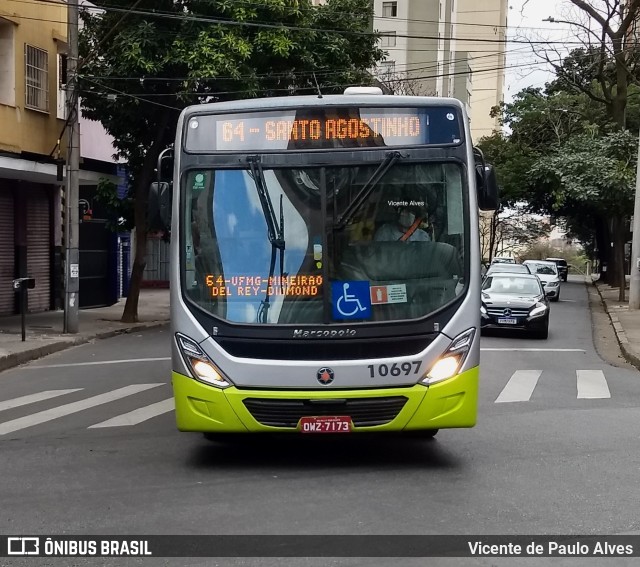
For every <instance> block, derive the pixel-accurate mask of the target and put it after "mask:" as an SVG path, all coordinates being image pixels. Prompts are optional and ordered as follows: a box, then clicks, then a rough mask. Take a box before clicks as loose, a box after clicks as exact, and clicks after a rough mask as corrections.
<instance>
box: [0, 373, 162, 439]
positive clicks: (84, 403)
mask: <svg viewBox="0 0 640 567" xmlns="http://www.w3.org/2000/svg"><path fill="white" fill-rule="evenodd" d="M163 385H164V384H163V383H159V384H131V385H129V386H125V387H124V388H118V389H117V390H112V391H111V392H106V393H104V394H99V395H97V396H93V397H91V398H87V399H85V400H80V401H78V402H72V403H70V404H65V405H62V406H58V407H55V408H52V409H48V410H44V411H41V412H38V413H34V414H32V415H27V416H24V417H20V418H18V419H13V420H11V421H7V422H5V423H0V435H6V434H7V433H13V432H14V431H18V430H20V429H25V428H27V427H32V426H34V425H39V424H41V423H45V422H47V421H51V420H53V419H57V418H59V417H64V416H66V415H70V414H72V413H76V412H79V411H82V410H85V409H89V408H92V407H95V406H99V405H102V404H106V403H108V402H112V401H115V400H119V399H121V398H126V397H127V396H131V395H133V394H137V393H138V392H143V391H145V390H149V389H151V388H157V387H158V386H163Z"/></svg>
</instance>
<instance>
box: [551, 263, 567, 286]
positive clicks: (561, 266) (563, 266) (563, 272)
mask: <svg viewBox="0 0 640 567" xmlns="http://www.w3.org/2000/svg"><path fill="white" fill-rule="evenodd" d="M547 262H553V263H554V264H555V265H556V266H557V267H558V273H559V274H560V278H561V279H562V281H563V282H566V281H567V276H568V275H569V264H567V261H566V260H565V259H564V258H547Z"/></svg>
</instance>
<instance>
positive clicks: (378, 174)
mask: <svg viewBox="0 0 640 567" xmlns="http://www.w3.org/2000/svg"><path fill="white" fill-rule="evenodd" d="M172 154H173V155H172V159H173V181H172V182H171V183H169V182H163V181H162V180H159V182H158V183H156V184H154V186H153V187H152V193H153V194H154V195H155V199H156V202H157V203H159V204H158V207H159V208H160V210H161V211H164V214H162V215H161V216H162V218H164V219H166V218H167V210H168V209H170V212H171V221H170V227H171V245H170V246H171V326H172V331H171V337H172V364H173V371H172V385H173V391H174V396H175V415H176V421H177V427H178V429H179V430H180V431H195V432H201V433H204V434H205V436H206V437H208V438H212V439H215V438H218V437H219V436H220V435H224V434H233V433H261V432H264V433H268V432H273V433H299V434H306V433H308V434H314V433H318V434H321V433H330V434H338V433H342V434H357V433H366V432H403V433H414V434H417V435H419V436H424V437H425V438H430V437H432V436H433V435H435V434H436V432H437V431H438V430H440V429H443V428H461V427H472V426H474V425H475V423H476V414H477V397H478V376H479V354H480V349H479V341H480V332H479V329H480V277H478V276H479V274H480V262H481V259H480V251H479V250H480V248H479V234H478V233H479V230H478V207H480V208H483V209H490V208H494V207H495V203H496V200H497V189H496V184H495V177H494V175H493V170H492V168H491V166H489V165H487V164H485V163H484V160H483V158H482V155H481V153H480V152H478V151H476V150H475V149H474V147H473V146H472V142H471V136H470V131H469V122H468V118H467V115H466V111H465V108H464V106H463V105H462V104H461V103H460V102H459V101H457V100H455V99H450V98H432V97H414V96H394V95H384V94H382V93H381V91H379V89H366V88H359V89H353V88H352V89H347V91H345V93H344V94H342V95H325V96H322V95H320V94H319V95H317V96H290V97H282V98H263V99H251V100H242V101H233V102H219V103H207V104H202V105H198V106H191V107H188V108H186V109H185V110H184V111H183V112H182V113H181V115H180V118H179V121H178V126H177V133H176V139H175V145H174V146H173V149H172ZM166 157H167V156H166V155H161V157H160V158H159V166H158V171H159V172H160V171H162V167H161V165H162V160H163V159H164V158H166ZM169 198H171V204H170V205H169V204H168V201H167V199H169ZM163 203H164V205H163Z"/></svg>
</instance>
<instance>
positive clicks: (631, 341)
mask: <svg viewBox="0 0 640 567" xmlns="http://www.w3.org/2000/svg"><path fill="white" fill-rule="evenodd" d="M585 279H586V282H587V285H589V284H592V285H593V286H594V287H595V288H596V290H598V293H599V294H600V297H601V298H602V303H603V304H604V307H605V309H606V311H607V313H608V314H609V318H610V319H611V324H612V325H613V328H614V330H615V332H616V337H617V339H618V343H619V344H620V350H621V351H622V355H623V356H624V357H625V358H626V359H627V361H628V362H630V363H631V364H633V365H634V366H635V367H636V368H638V369H639V370H640V311H629V289H628V288H627V291H626V301H624V302H621V301H619V300H618V294H619V293H620V289H619V288H617V287H611V286H609V285H607V284H603V283H599V282H598V281H597V280H593V279H592V278H591V277H587V278H585Z"/></svg>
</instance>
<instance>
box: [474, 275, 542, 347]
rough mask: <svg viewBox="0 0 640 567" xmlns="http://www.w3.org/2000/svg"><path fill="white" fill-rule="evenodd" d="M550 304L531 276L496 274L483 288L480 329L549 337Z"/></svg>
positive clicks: (539, 283) (534, 277)
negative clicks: (525, 332) (526, 332)
mask: <svg viewBox="0 0 640 567" xmlns="http://www.w3.org/2000/svg"><path fill="white" fill-rule="evenodd" d="M549 312H550V307H549V300H548V299H547V296H546V294H545V292H544V289H543V288H542V283H541V282H540V279H539V278H538V277H537V276H535V275H533V274H509V273H504V272H502V273H495V274H493V275H490V276H487V277H486V278H485V280H484V282H483V284H482V302H481V304H480V316H481V329H518V330H524V331H528V332H530V333H532V334H534V335H535V336H536V337H537V338H540V339H546V338H547V337H548V336H549Z"/></svg>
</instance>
